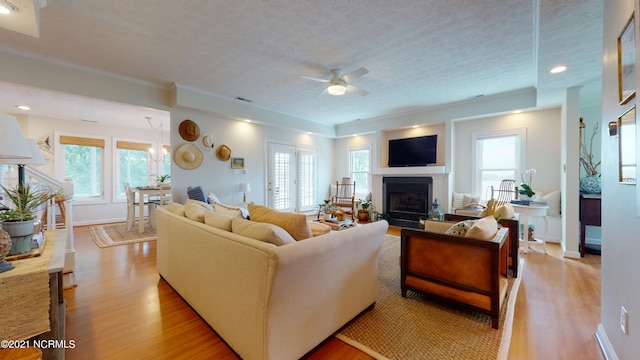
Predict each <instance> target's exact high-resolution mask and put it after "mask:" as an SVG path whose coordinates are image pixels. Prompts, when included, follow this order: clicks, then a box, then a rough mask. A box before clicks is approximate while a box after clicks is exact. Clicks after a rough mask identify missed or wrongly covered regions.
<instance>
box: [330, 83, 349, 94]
mask: <svg viewBox="0 0 640 360" xmlns="http://www.w3.org/2000/svg"><path fill="white" fill-rule="evenodd" d="M327 92H328V93H329V95H334V96H340V95H344V93H345V92H347V88H346V87H345V86H344V85H341V84H331V85H329V86H328V87H327Z"/></svg>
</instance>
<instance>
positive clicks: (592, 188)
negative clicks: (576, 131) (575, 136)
mask: <svg viewBox="0 0 640 360" xmlns="http://www.w3.org/2000/svg"><path fill="white" fill-rule="evenodd" d="M583 128H584V123H583V122H582V118H581V119H580V133H581V134H580V164H581V165H582V167H583V168H584V171H585V173H586V174H587V175H586V176H584V177H582V178H581V179H580V191H582V192H584V193H587V194H600V192H601V191H602V179H601V178H600V175H599V174H598V166H600V161H598V162H596V161H595V159H594V156H593V140H594V138H595V137H596V134H598V133H599V132H600V129H599V127H598V123H597V122H596V123H595V125H594V126H593V132H592V133H591V138H590V141H589V144H586V143H585V141H583V139H582V138H583V136H582V135H584V134H582V130H583Z"/></svg>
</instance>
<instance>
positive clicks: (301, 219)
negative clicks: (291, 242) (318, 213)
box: [249, 204, 312, 240]
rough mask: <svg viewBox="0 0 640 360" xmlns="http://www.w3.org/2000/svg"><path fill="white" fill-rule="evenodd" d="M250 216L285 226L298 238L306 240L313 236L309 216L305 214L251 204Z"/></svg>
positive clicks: (287, 230)
mask: <svg viewBox="0 0 640 360" xmlns="http://www.w3.org/2000/svg"><path fill="white" fill-rule="evenodd" d="M249 216H250V218H251V220H252V221H257V222H264V223H269V224H273V225H277V226H279V227H281V228H283V229H284V230H285V231H286V232H288V233H289V234H290V235H291V236H292V237H293V238H294V239H296V240H304V239H308V238H310V237H311V236H312V234H311V228H310V227H309V222H308V221H307V216H306V215H304V214H298V213H292V212H284V211H277V210H273V209H270V208H268V207H266V206H260V205H255V204H249Z"/></svg>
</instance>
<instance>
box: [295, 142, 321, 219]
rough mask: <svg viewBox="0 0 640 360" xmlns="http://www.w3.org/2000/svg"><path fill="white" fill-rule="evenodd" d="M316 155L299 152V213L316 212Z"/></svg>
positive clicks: (304, 151) (310, 152)
mask: <svg viewBox="0 0 640 360" xmlns="http://www.w3.org/2000/svg"><path fill="white" fill-rule="evenodd" d="M316 171H317V170H316V154H315V153H314V152H313V151H310V150H298V211H309V210H314V209H315V208H316V206H317V205H318V201H317V200H316Z"/></svg>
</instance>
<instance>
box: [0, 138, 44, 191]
mask: <svg viewBox="0 0 640 360" xmlns="http://www.w3.org/2000/svg"><path fill="white" fill-rule="evenodd" d="M25 141H26V142H27V146H28V147H29V153H30V155H31V158H29V159H24V158H18V157H14V158H10V157H5V158H3V159H0V163H3V164H14V165H18V184H20V185H22V186H24V185H25V184H26V176H25V173H24V167H25V165H44V164H46V163H47V162H46V161H45V160H44V156H42V152H41V151H40V149H39V148H38V143H37V142H36V141H35V140H34V139H25Z"/></svg>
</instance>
